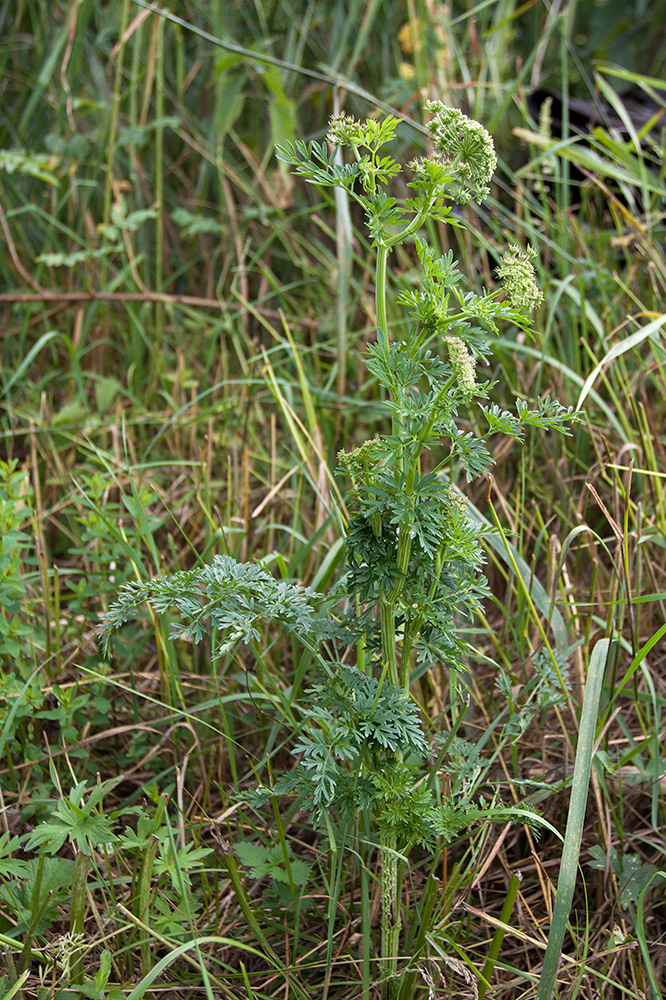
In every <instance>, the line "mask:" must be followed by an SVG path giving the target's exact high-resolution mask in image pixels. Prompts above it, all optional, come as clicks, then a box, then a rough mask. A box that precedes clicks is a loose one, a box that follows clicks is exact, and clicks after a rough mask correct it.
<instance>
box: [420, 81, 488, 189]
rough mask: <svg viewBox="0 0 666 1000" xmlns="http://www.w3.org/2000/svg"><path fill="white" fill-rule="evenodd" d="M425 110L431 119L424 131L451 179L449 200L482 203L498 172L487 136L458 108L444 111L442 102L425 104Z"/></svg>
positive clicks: (480, 127)
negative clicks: (426, 131) (429, 113)
mask: <svg viewBox="0 0 666 1000" xmlns="http://www.w3.org/2000/svg"><path fill="white" fill-rule="evenodd" d="M425 110H426V111H430V112H432V113H433V115H434V117H433V118H431V119H430V121H429V122H426V128H427V130H428V132H430V134H431V136H432V137H433V140H434V144H435V149H436V150H437V153H438V157H439V159H440V161H441V162H442V163H443V164H444V166H445V167H446V173H447V175H448V176H449V177H450V178H451V179H450V181H449V183H448V184H447V187H448V188H449V191H450V193H451V196H452V197H453V198H454V199H455V200H456V201H457V202H458V204H459V205H467V204H468V202H470V201H476V202H482V201H484V200H485V199H486V198H487V197H488V194H489V192H490V188H489V186H488V185H489V184H490V181H491V178H492V176H493V174H494V173H495V170H496V168H497V157H496V156H495V146H494V143H493V140H492V137H491V135H490V133H489V132H488V131H486V129H485V128H484V127H483V125H480V124H479V122H477V121H474V119H473V118H468V117H467V115H464V114H463V113H462V111H459V110H458V108H447V107H446V105H445V104H442V102H441V101H428V103H427V104H426V106H425Z"/></svg>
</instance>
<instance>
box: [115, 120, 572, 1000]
mask: <svg viewBox="0 0 666 1000" xmlns="http://www.w3.org/2000/svg"><path fill="white" fill-rule="evenodd" d="M427 110H428V112H430V114H431V118H430V120H429V121H428V123H427V126H426V127H427V131H428V133H429V135H430V137H431V145H432V147H433V151H432V153H431V154H430V155H428V156H427V157H423V158H419V159H416V160H414V161H412V162H411V163H410V164H409V167H408V170H409V175H408V176H409V179H408V181H407V187H408V189H409V191H410V195H409V197H407V198H397V197H394V196H393V195H392V194H390V193H389V191H390V189H391V187H392V182H394V178H395V177H396V176H397V175H398V174H399V173H401V171H402V168H401V166H400V165H399V164H398V163H397V162H396V160H395V159H394V158H393V157H392V156H391V155H390V154H388V153H387V152H386V149H385V147H386V146H387V145H388V144H389V143H390V142H391V141H392V140H393V139H394V137H395V133H396V129H397V127H398V125H399V122H398V120H397V119H396V118H394V117H391V116H389V117H387V118H385V119H384V120H383V121H375V120H368V121H365V122H360V121H356V120H355V119H353V118H352V117H350V116H348V115H345V114H342V115H337V116H336V117H334V118H333V119H332V120H331V123H330V128H329V132H328V135H327V140H328V142H327V143H324V144H319V143H311V144H309V145H308V144H306V143H304V142H297V143H295V144H293V145H285V146H283V147H279V148H278V150H277V155H278V157H279V158H280V159H281V160H283V161H284V162H286V163H288V164H290V165H291V166H292V168H293V169H294V172H295V173H296V174H299V175H301V176H303V177H304V178H305V179H306V180H307V181H309V182H311V183H313V184H316V185H321V186H324V185H328V186H335V187H340V188H342V189H344V190H345V191H347V192H348V193H349V195H350V196H351V197H352V198H353V199H354V200H355V201H356V202H357V203H358V204H359V205H360V206H361V208H362V210H363V213H364V215H365V221H366V224H367V227H368V230H369V232H370V235H371V239H372V244H373V247H374V248H375V252H376V282H375V305H376V317H377V340H376V343H374V344H372V345H371V346H370V347H369V349H368V359H367V367H368V369H369V370H370V372H371V373H372V374H373V375H374V376H375V377H376V379H377V381H378V383H379V384H380V386H381V387H382V389H383V390H384V391H385V394H386V401H387V406H388V408H389V410H390V414H391V426H390V429H387V433H386V434H384V435H382V436H381V437H378V438H376V439H374V440H371V441H367V442H366V443H364V444H362V445H361V446H360V447H358V448H356V449H355V450H353V451H350V452H341V453H340V455H339V456H338V460H339V471H340V473H341V474H344V475H345V476H347V477H348V478H349V480H350V481H351V490H350V508H351V511H352V513H351V516H350V518H349V521H348V523H347V525H346V567H345V569H346V572H345V575H344V577H343V579H342V580H341V581H340V582H339V584H338V585H337V586H336V588H335V590H334V591H332V592H331V593H329V594H328V595H322V594H317V593H314V592H312V591H310V590H308V589H306V588H304V587H302V586H300V585H299V584H298V583H295V582H292V581H284V580H276V579H274V577H273V576H272V575H271V573H270V572H268V570H267V569H266V568H265V567H262V566H260V565H257V564H239V563H237V562H236V561H235V560H233V559H232V558H230V557H228V556H218V557H216V558H215V560H214V561H213V563H212V565H210V566H205V567H203V568H201V567H198V568H196V569H193V570H190V571H187V572H181V573H176V574H173V575H171V576H168V577H163V578H159V579H156V580H153V581H150V582H148V583H133V584H128V585H126V586H124V587H123V588H122V589H121V592H120V596H119V599H118V601H117V602H116V603H115V604H114V605H113V606H112V608H111V610H110V612H109V614H108V617H107V621H106V623H105V626H104V629H103V633H102V640H103V643H104V646H105V648H106V649H107V650H108V646H109V641H110V637H111V634H112V633H113V631H114V630H115V629H117V628H118V627H119V626H120V625H121V624H122V623H123V622H124V621H125V620H126V619H127V618H128V617H129V616H130V615H131V614H133V613H134V611H135V609H136V608H137V607H138V606H139V605H140V604H141V603H143V602H146V601H147V602H149V603H150V604H151V605H152V606H153V607H154V609H155V610H156V611H158V612H162V611H167V610H169V609H174V608H175V609H176V610H177V612H178V614H179V621H178V622H177V623H175V624H174V626H173V630H172V634H173V635H174V636H180V637H185V638H190V639H193V640H194V641H195V642H198V641H200V640H201V638H202V637H203V635H204V634H205V633H206V631H207V630H208V629H209V628H211V627H212V628H213V629H215V630H217V634H221V635H222V636H223V642H222V643H221V644H220V645H219V647H218V649H217V652H218V653H220V654H221V653H228V652H229V651H231V650H232V649H233V647H234V646H235V645H236V644H237V643H246V644H249V645H250V646H252V645H253V644H255V643H257V642H258V641H259V639H260V635H261V632H260V628H261V627H263V626H264V625H265V624H266V623H274V624H275V625H277V626H278V627H279V628H281V629H283V630H285V631H286V632H288V633H292V634H294V635H295V636H297V637H298V638H299V639H300V641H301V642H302V643H304V644H305V645H306V646H307V647H308V648H310V649H311V650H312V651H313V653H314V655H315V657H316V659H317V662H318V663H319V668H320V672H321V677H320V678H319V679H318V680H317V682H316V683H314V685H313V687H312V689H311V690H310V693H309V696H308V698H309V700H308V702H307V704H305V705H304V706H303V711H304V712H305V714H306V717H307V724H306V725H305V726H304V728H303V730H302V732H301V734H300V737H299V739H298V742H297V743H296V745H295V746H294V748H293V750H294V753H295V754H297V755H299V756H300V762H299V765H298V766H297V768H296V769H295V770H294V772H292V773H291V774H289V775H286V776H283V777H282V778H280V779H278V782H277V783H276V784H275V786H274V787H273V789H272V790H271V792H270V794H277V793H282V792H286V791H290V792H296V793H298V794H300V795H302V796H303V797H304V798H305V799H306V800H308V801H309V803H310V805H311V808H312V810H313V812H314V815H315V818H317V817H320V818H321V817H322V816H324V815H325V814H326V815H330V814H336V815H338V816H339V817H342V818H347V819H355V818H358V819H359V825H360V829H361V831H363V834H364V836H365V837H366V838H367V839H370V838H372V837H374V838H376V842H377V843H378V845H379V858H380V866H381V867H380V879H381V887H382V915H381V932H382V933H381V956H380V958H381V962H380V965H379V968H380V977H379V978H380V980H381V983H382V992H383V995H384V996H385V997H392V996H398V995H400V996H406V995H407V992H408V988H409V987H408V984H409V976H407V977H405V976H403V978H402V985H401V974H400V972H399V969H398V958H399V954H400V936H401V893H402V880H403V869H404V865H405V859H406V858H407V856H408V853H409V851H410V849H411V848H413V847H414V846H415V845H416V844H420V845H422V846H424V847H425V848H429V847H431V846H433V845H434V844H435V843H436V842H437V841H438V839H440V838H444V841H445V842H446V841H450V840H451V839H453V838H454V837H455V836H456V835H458V834H459V833H460V831H461V830H463V829H466V828H467V827H468V826H469V825H470V824H472V823H474V822H475V821H476V820H480V819H483V820H484V821H485V820H487V819H489V818H492V816H493V815H494V816H497V814H498V812H499V813H500V815H501V816H502V817H503V818H504V819H506V818H507V817H508V816H511V815H513V816H514V817H515V818H518V817H519V816H520V817H521V818H522V819H523V820H525V818H526V813H525V812H521V811H520V810H513V811H512V810H511V809H504V808H502V807H500V808H499V809H498V808H496V807H495V808H494V809H493V810H490V809H488V808H484V806H483V803H479V802H478V801H476V802H475V801H474V799H473V797H472V793H473V787H474V783H473V782H471V781H469V782H466V781H464V780H462V781H460V782H458V785H457V794H456V796H455V797H454V798H452V799H450V800H449V801H448V803H445V804H444V805H442V804H441V802H440V801H439V800H438V797H437V796H436V794H435V790H436V776H437V772H438V771H439V770H440V769H441V766H442V759H443V757H444V755H445V753H448V754H449V756H450V757H452V758H453V759H454V760H457V763H456V765H455V766H456V767H457V769H458V770H457V773H458V774H464V773H466V772H465V759H467V762H468V764H469V767H468V769H467V773H471V772H472V771H473V770H474V766H475V765H474V760H473V758H474V748H473V747H472V746H471V745H470V744H468V743H466V742H465V741H464V740H461V739H459V738H458V737H457V736H456V735H455V732H454V731H453V730H452V731H450V732H449V733H448V734H447V738H446V740H445V741H443V747H440V751H439V753H438V754H437V760H435V762H434V763H433V760H432V758H433V748H432V747H431V745H430V744H429V742H428V741H427V740H426V737H425V733H424V730H423V727H422V723H421V720H420V718H419V713H418V710H417V707H416V704H415V703H414V702H413V701H412V700H411V699H410V678H411V676H412V675H413V673H414V671H415V670H417V671H418V672H419V673H422V672H423V671H424V670H426V669H427V668H428V666H429V665H431V664H433V663H435V662H438V661H439V662H441V661H444V662H445V663H446V664H447V665H448V666H449V668H450V669H451V671H452V675H454V674H455V671H456V670H457V669H458V668H459V667H461V666H462V665H463V664H464V661H465V658H466V657H467V655H468V653H469V649H468V646H467V643H466V642H465V641H464V640H463V638H462V636H461V630H460V628H459V627H458V625H457V621H459V619H460V617H461V616H469V615H470V614H473V612H474V609H475V608H476V607H477V606H478V603H479V602H480V601H481V600H482V599H483V598H484V597H485V596H487V594H488V589H487V584H486V581H485V578H484V577H483V575H481V573H480V567H481V564H482V562H483V550H482V547H481V544H480V537H479V531H478V529H477V528H476V527H474V526H473V525H472V523H471V521H470V520H469V519H468V516H467V510H466V507H467V504H466V500H465V499H464V497H463V495H462V493H461V492H460V490H459V488H458V482H459V480H460V479H461V477H462V476H465V477H466V478H467V480H471V479H472V478H473V477H476V476H479V475H482V474H484V473H486V472H487V471H488V470H489V469H490V467H491V465H492V458H491V456H490V453H489V450H488V447H487V439H488V438H489V437H490V436H491V435H492V434H494V433H502V434H505V435H510V436H512V437H514V438H521V437H522V436H523V434H524V432H525V429H526V428H527V427H529V426H537V427H542V428H549V429H557V430H560V431H566V427H567V421H568V420H569V419H571V412H570V410H564V409H563V407H561V406H560V405H559V404H558V403H557V402H555V401H552V400H549V399H547V400H545V401H540V402H539V403H538V405H537V406H536V407H535V408H533V409H531V408H530V407H529V406H528V405H527V404H526V403H525V402H524V401H522V400H517V403H516V410H515V412H514V413H511V412H507V411H504V410H501V409H500V408H499V407H498V406H497V405H496V404H494V403H490V402H489V401H488V397H489V391H490V389H491V384H490V382H489V381H487V380H486V381H484V380H482V379H481V378H480V377H479V368H480V366H481V365H482V364H483V363H484V362H486V359H487V357H488V355H489V353H490V346H489V344H490V340H491V338H492V335H496V334H497V333H498V325H499V323H500V322H508V323H511V324H514V325H519V326H521V327H526V326H529V315H530V313H531V312H532V310H533V309H534V307H535V306H536V305H538V303H539V302H540V300H541V292H540V291H539V289H538V288H537V286H536V282H535V272H534V268H533V265H532V263H531V260H530V258H531V256H532V251H531V250H530V249H529V248H528V249H527V250H523V249H521V248H519V247H518V246H511V247H509V248H508V249H507V250H506V252H505V253H504V254H503V255H502V258H501V263H500V266H499V268H498V272H497V273H498V276H499V278H500V279H501V282H500V284H499V287H498V288H497V289H496V290H495V291H493V292H487V293H483V294H481V295H479V294H476V293H474V292H472V291H469V290H467V289H466V288H465V285H464V283H463V276H462V275H461V273H460V271H459V270H458V266H457V263H456V261H455V260H454V257H453V254H452V252H449V253H447V254H446V255H445V256H443V257H437V255H436V254H435V252H434V251H433V250H432V249H431V248H430V247H429V246H428V244H427V243H426V242H425V241H424V240H423V239H421V238H419V236H418V234H419V232H420V231H421V230H422V229H423V226H424V224H425V223H426V222H427V221H428V220H434V221H437V222H440V223H441V222H444V223H449V224H451V225H455V226H459V225H461V222H460V221H459V220H458V219H457V218H455V217H454V216H453V214H452V210H453V206H454V205H455V204H458V205H465V204H467V203H469V202H470V201H477V202H480V201H482V200H483V199H484V198H485V197H486V196H487V195H488V192H489V184H490V181H491V178H492V175H493V172H494V170H495V167H496V164H497V160H496V157H495V152H494V148H493V142H492V139H491V137H490V135H489V134H488V132H487V131H486V130H485V129H484V128H483V127H482V126H481V125H480V124H479V123H478V122H476V121H473V120H471V119H469V118H467V117H466V116H465V115H463V114H462V113H461V112H460V111H458V110H455V109H452V108H447V107H445V106H444V105H442V104H441V103H439V102H433V103H430V104H429V105H428V106H427ZM335 147H343V149H344V150H345V151H347V152H348V154H349V155H348V157H347V161H348V162H346V163H343V164H341V163H340V162H339V157H337V158H336V152H335ZM412 241H413V242H414V244H415V250H416V256H417V258H418V263H419V266H420V272H421V279H420V284H419V285H418V287H411V288H410V289H409V290H406V291H402V292H401V293H400V294H399V295H398V299H397V301H398V303H399V304H400V305H402V306H403V307H404V308H405V309H406V310H407V312H408V313H409V325H408V327H406V328H405V326H404V325H401V327H400V329H401V331H402V330H404V329H407V332H406V333H403V335H402V338H401V339H394V338H392V337H391V336H390V331H389V322H388V315H387V284H386V283H387V267H388V260H389V255H390V253H391V250H392V249H393V248H394V247H396V246H398V245H399V244H403V243H408V242H412ZM472 407H474V408H476V409H477V411H478V418H479V419H477V420H476V421H475V425H476V426H477V427H478V426H482V427H483V426H485V432H476V433H474V432H472V431H470V430H466V429H465V426H464V424H463V422H462V421H463V418H464V416H465V414H466V413H467V412H468V411H469V409H470V408H472ZM426 453H430V455H429V457H428V461H427V466H426V461H425V460H424V459H425V456H426ZM350 646H352V647H355V652H356V662H355V665H354V666H351V665H349V664H343V663H342V650H343V648H345V647H350ZM461 761H462V763H461ZM411 968H412V969H413V966H412V967H411ZM403 971H404V970H403ZM412 988H413V978H412Z"/></svg>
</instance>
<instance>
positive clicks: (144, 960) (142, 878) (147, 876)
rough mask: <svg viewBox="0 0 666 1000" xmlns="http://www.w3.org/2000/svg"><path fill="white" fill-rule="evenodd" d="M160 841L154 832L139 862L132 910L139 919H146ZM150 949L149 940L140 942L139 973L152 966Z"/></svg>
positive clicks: (145, 972)
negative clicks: (136, 888)
mask: <svg viewBox="0 0 666 1000" xmlns="http://www.w3.org/2000/svg"><path fill="white" fill-rule="evenodd" d="M159 844H160V841H159V837H157V836H156V835H155V834H153V835H152V837H151V840H150V844H149V845H148V849H147V851H146V853H145V854H144V856H143V860H142V862H141V870H140V872H139V885H138V891H137V894H136V900H135V903H134V911H135V913H136V915H137V917H138V918H139V920H142V921H144V923H145V922H146V921H147V920H148V910H149V906H150V885H151V881H152V877H153V865H154V864H155V858H156V857H157V849H158V847H159ZM152 965H153V962H152V950H151V942H150V941H142V942H141V974H142V975H144V976H145V975H146V974H147V973H148V972H149V971H150V969H151V968H152Z"/></svg>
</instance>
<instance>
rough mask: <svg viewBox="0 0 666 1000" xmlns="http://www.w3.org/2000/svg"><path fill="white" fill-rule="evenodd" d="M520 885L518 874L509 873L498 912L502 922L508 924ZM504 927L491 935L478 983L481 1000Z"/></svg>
mask: <svg viewBox="0 0 666 1000" xmlns="http://www.w3.org/2000/svg"><path fill="white" fill-rule="evenodd" d="M519 886H520V877H519V875H516V874H513V873H512V875H511V879H510V881H509V891H508V892H507V894H506V899H505V900H504V906H503V907H502V912H501V913H500V922H501V923H502V924H508V923H509V918H510V917H511V912H512V910H513V904H514V903H515V901H516V896H517V895H518V888H519ZM504 933H505V932H504V927H498V928H497V929H496V931H495V933H494V935H493V940H492V944H491V945H490V951H489V952H488V958H487V959H486V964H485V965H484V967H483V979H482V980H481V982H480V983H479V1000H483V998H484V996H485V993H486V990H487V988H488V986H487V983H488V982H489V981H490V977H491V976H492V974H493V969H494V968H495V965H496V964H497V959H498V958H499V953H500V948H501V947H502V941H503V939H504Z"/></svg>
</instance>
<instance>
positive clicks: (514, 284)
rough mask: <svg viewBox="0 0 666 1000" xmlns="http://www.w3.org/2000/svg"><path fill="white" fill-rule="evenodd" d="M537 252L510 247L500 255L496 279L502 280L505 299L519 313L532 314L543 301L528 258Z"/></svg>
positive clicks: (532, 266) (531, 248) (534, 255)
mask: <svg viewBox="0 0 666 1000" xmlns="http://www.w3.org/2000/svg"><path fill="white" fill-rule="evenodd" d="M536 255H537V252H536V250H535V249H534V248H533V247H530V246H528V247H527V249H526V250H523V249H522V247H517V246H510V247H509V249H508V250H507V251H505V253H503V254H502V264H501V267H498V268H497V277H498V278H501V279H502V282H503V287H504V291H505V292H506V297H507V299H508V300H509V303H510V305H512V306H513V308H514V309H517V310H518V311H519V312H521V313H529V312H532V310H533V309H535V308H536V306H538V305H539V303H540V302H541V300H542V299H543V292H542V291H540V290H539V288H538V286H537V283H536V272H535V270H534V265H533V264H532V261H531V260H530V258H532V257H536Z"/></svg>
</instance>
